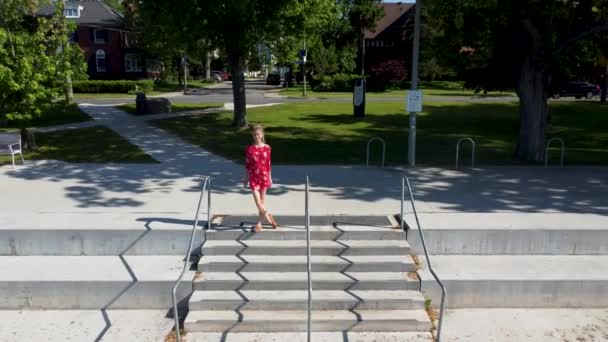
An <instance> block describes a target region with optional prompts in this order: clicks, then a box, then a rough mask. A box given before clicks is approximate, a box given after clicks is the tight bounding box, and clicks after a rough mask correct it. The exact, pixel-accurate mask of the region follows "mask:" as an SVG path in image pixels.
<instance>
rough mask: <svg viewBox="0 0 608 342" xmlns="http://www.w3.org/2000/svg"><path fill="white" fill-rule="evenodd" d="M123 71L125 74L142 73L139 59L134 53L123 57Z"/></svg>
mask: <svg viewBox="0 0 608 342" xmlns="http://www.w3.org/2000/svg"><path fill="white" fill-rule="evenodd" d="M125 71H126V72H142V71H143V68H142V65H141V58H139V55H137V54H134V53H128V54H126V55H125Z"/></svg>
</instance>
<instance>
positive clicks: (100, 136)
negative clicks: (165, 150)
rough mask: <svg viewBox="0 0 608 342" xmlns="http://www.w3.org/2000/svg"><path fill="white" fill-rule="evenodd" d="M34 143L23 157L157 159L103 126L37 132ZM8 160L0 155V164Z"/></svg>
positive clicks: (108, 160)
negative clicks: (33, 146) (31, 149)
mask: <svg viewBox="0 0 608 342" xmlns="http://www.w3.org/2000/svg"><path fill="white" fill-rule="evenodd" d="M36 144H37V145H38V149H37V150H35V151H30V152H26V153H24V158H25V159H26V160H32V159H54V160H63V161H66V162H70V163H157V161H156V160H154V159H153V158H152V157H150V156H149V155H147V154H146V153H144V152H143V151H142V150H140V149H139V148H138V147H137V146H135V145H132V144H131V143H129V142H128V141H126V140H125V139H123V138H122V137H121V136H120V135H118V134H116V133H114V132H113V131H112V130H110V129H109V128H106V127H90V128H82V129H74V130H65V131H57V132H51V133H37V134H36ZM17 157H18V156H17ZM10 163H11V157H10V156H5V155H0V165H3V164H10Z"/></svg>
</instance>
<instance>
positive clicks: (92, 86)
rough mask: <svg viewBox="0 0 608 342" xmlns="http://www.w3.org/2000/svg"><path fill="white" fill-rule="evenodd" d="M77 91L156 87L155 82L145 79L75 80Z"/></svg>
mask: <svg viewBox="0 0 608 342" xmlns="http://www.w3.org/2000/svg"><path fill="white" fill-rule="evenodd" d="M73 88H74V92H75V93H124V94H127V93H129V92H131V91H136V90H137V91H142V92H145V93H147V92H150V91H152V89H154V82H153V81H151V80H143V81H128V80H119V81H74V83H73Z"/></svg>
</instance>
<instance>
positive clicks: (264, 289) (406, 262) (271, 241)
mask: <svg viewBox="0 0 608 342" xmlns="http://www.w3.org/2000/svg"><path fill="white" fill-rule="evenodd" d="M279 221H281V220H280V218H279ZM387 223H388V222H387ZM311 239H312V241H311V250H312V287H313V295H312V298H313V303H312V305H313V312H312V330H313V331H314V332H315V334H316V335H315V336H316V337H315V338H317V339H318V340H326V341H343V338H344V336H343V334H351V336H350V337H349V338H350V339H351V340H357V336H358V335H357V334H361V333H368V334H369V333H372V334H376V335H374V336H375V337H374V340H378V341H381V340H387V341H388V340H391V339H390V338H394V336H395V334H394V332H400V333H402V334H401V336H402V337H403V338H406V337H407V338H409V339H406V340H412V341H423V340H424V341H426V340H430V339H431V334H430V333H429V331H430V330H431V322H430V320H429V318H428V315H427V313H426V312H425V303H424V301H425V300H424V297H423V296H422V294H421V293H420V292H419V291H418V280H417V278H416V275H415V271H416V265H415V264H414V261H413V259H412V258H411V256H410V247H409V245H408V243H407V242H406V241H405V239H404V235H403V233H402V232H401V231H399V230H398V229H392V228H391V227H389V225H388V224H387V225H384V226H357V225H348V224H336V225H334V226H331V225H316V226H312V227H311ZM306 269H307V266H306V240H305V229H304V227H301V226H299V227H298V226H289V227H281V228H279V229H278V230H272V229H266V230H264V231H263V232H260V233H251V232H250V228H249V226H247V229H244V228H242V227H239V226H236V227H232V228H230V227H223V226H221V225H220V226H218V227H215V228H214V229H213V230H211V231H208V232H207V233H206V239H205V241H204V242H203V244H202V257H201V259H200V260H199V262H198V273H197V276H196V278H195V280H194V282H193V294H192V296H191V297H190V300H189V303H188V307H189V313H188V315H187V317H186V319H185V322H184V329H185V330H186V332H187V333H188V335H187V336H188V341H219V340H222V341H224V340H227V341H230V340H238V341H249V340H252V339H254V340H266V339H268V340H274V339H276V338H279V339H281V340H282V339H283V338H287V337H286V335H285V334H291V335H287V336H291V337H289V338H290V339H291V340H292V341H297V340H301V339H302V338H303V336H305V334H303V333H304V332H305V331H306V324H307V304H308V301H307V298H308V297H307V284H308V283H307V273H306ZM391 332H393V333H392V334H393V335H391V336H392V337H391V336H389V335H388V334H391ZM332 333H337V334H334V335H331V334H332ZM382 333H385V334H387V335H386V336H382ZM260 334H262V335H260ZM353 334H354V335H353ZM235 336H236V337H235ZM331 336H334V337H331ZM359 337H360V336H359ZM399 340H401V339H399Z"/></svg>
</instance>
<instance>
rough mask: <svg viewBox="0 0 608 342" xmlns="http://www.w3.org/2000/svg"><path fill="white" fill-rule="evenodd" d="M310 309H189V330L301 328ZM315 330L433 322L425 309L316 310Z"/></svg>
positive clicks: (422, 326) (419, 326) (418, 328)
mask: <svg viewBox="0 0 608 342" xmlns="http://www.w3.org/2000/svg"><path fill="white" fill-rule="evenodd" d="M306 324H307V311H305V310H298V311H290V310H279V311H255V310H254V311H247V310H243V311H238V312H237V311H190V312H189V313H188V316H187V317H186V319H185V322H184V328H185V330H186V331H187V332H226V331H229V332H302V331H306ZM311 326H312V330H313V331H319V332H323V331H325V332H342V331H345V332H348V331H367V332H374V331H382V332H389V331H407V332H427V331H429V330H430V328H431V323H430V320H429V318H428V316H427V315H426V312H425V311H424V310H382V311H372V310H355V311H346V310H344V311H313V312H312V322H311Z"/></svg>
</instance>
